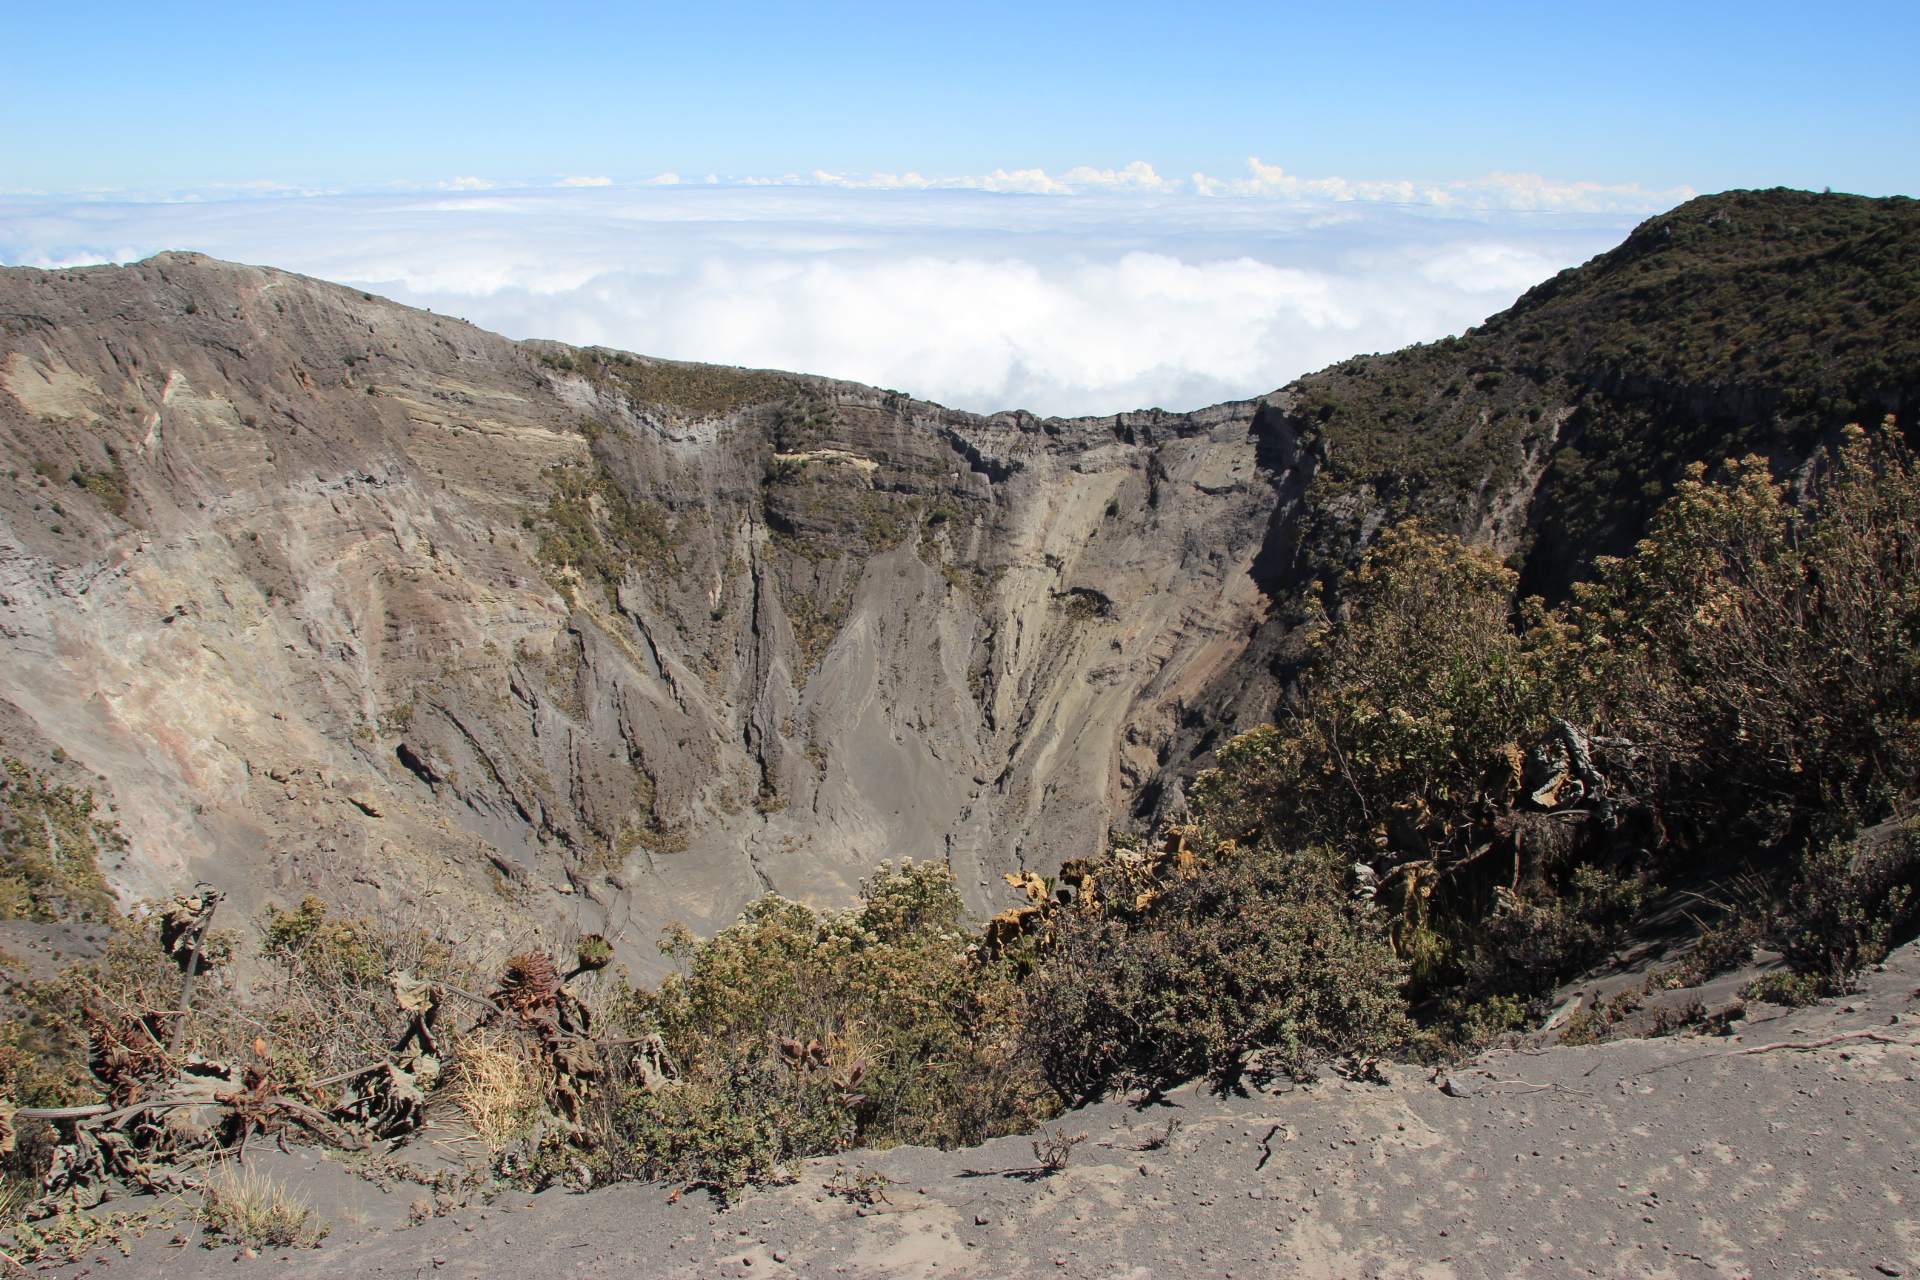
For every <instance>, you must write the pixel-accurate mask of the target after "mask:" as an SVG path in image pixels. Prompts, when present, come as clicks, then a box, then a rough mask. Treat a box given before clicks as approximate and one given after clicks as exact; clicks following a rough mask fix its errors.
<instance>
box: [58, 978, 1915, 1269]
mask: <svg viewBox="0 0 1920 1280" xmlns="http://www.w3.org/2000/svg"><path fill="white" fill-rule="evenodd" d="M1864 979H1865V980H1864V983H1863V987H1862V990H1861V991H1860V993H1859V994H1857V995H1854V996H1851V997H1848V998H1846V999H1843V1000H1829V1001H1825V1002H1822V1003H1821V1004H1818V1005H1815V1006H1813V1007H1810V1008H1807V1009H1801V1010H1784V1009H1773V1008H1768V1007H1765V1006H1748V1007H1747V1010H1746V1011H1745V1012H1746V1016H1743V1017H1736V1018H1735V1019H1734V1020H1733V1021H1732V1022H1731V1024H1729V1026H1728V1034H1724V1035H1682V1036H1672V1037H1664V1038H1658V1039H1621V1040H1613V1041H1610V1042H1607V1043H1602V1044H1598V1045H1591V1046H1584V1047H1571V1046H1565V1045H1553V1046H1542V1047H1535V1048H1515V1049H1504V1050H1499V1051H1495V1052H1492V1053H1489V1054H1486V1055H1483V1056H1482V1057H1481V1058H1479V1059H1476V1060H1475V1061H1473V1062H1471V1063H1469V1064H1466V1065H1464V1066H1461V1067H1457V1068H1453V1069H1450V1070H1448V1071H1445V1072H1439V1073H1436V1072H1432V1071H1428V1070H1423V1069H1415V1068H1411V1067H1392V1066H1389V1067H1386V1068H1384V1069H1383V1071H1382V1073H1381V1079H1380V1080H1378V1081H1359V1080H1345V1079H1340V1078H1337V1077H1331V1076H1330V1077H1328V1078H1326V1079H1324V1080H1322V1081H1320V1082H1318V1083H1316V1084H1314V1085H1312V1086H1310V1087H1304V1088H1298V1087H1286V1086H1281V1087H1279V1089H1278V1091H1275V1092H1260V1091H1251V1090H1250V1091H1248V1092H1246V1093H1243V1094H1234V1095H1227V1096H1218V1095H1215V1094H1213V1093H1210V1092H1208V1091H1206V1090H1205V1089H1203V1088H1200V1087H1196V1086H1189V1087H1186V1088H1183V1089H1180V1090H1178V1091H1176V1092H1175V1093H1173V1094H1171V1095H1169V1096H1167V1097H1165V1098H1162V1099H1159V1100H1157V1101H1142V1100H1139V1099H1131V1100H1123V1101H1113V1102H1108V1103H1104V1104H1101V1105H1097V1106H1092V1107H1087V1108H1085V1109H1082V1110H1080V1111H1076V1112H1073V1113H1071V1114H1069V1115H1067V1116H1065V1117H1063V1118H1062V1119H1061V1120H1060V1121H1059V1122H1058V1123H1056V1124H1055V1125H1053V1126H1050V1130H1051V1131H1052V1132H1054V1133H1058V1134H1062V1135H1065V1136H1069V1137H1071V1136H1075V1135H1080V1134H1085V1135H1086V1137H1085V1140H1084V1141H1082V1142H1081V1143H1079V1144H1078V1145H1077V1146H1075V1147H1074V1149H1073V1151H1072V1155H1071V1158H1070V1160H1069V1161H1068V1163H1067V1165H1066V1167H1065V1168H1064V1169H1062V1170H1059V1171H1058V1172H1054V1173H1051V1174H1049V1173H1046V1172H1044V1171H1042V1170H1039V1169H1037V1168H1036V1167H1035V1166H1036V1161H1035V1158H1034V1152H1033V1150H1032V1144H1031V1142H1030V1140H1029V1139H1026V1138H1006V1139H1001V1140H999V1141H995V1142H991V1143H988V1144H986V1145H985V1146H982V1147H977V1148H973V1149H970V1150H965V1151H955V1152H941V1151H933V1150H928V1149H925V1148H918V1147H903V1148H898V1149H895V1150H891V1151H885V1152H871V1151H870V1152H854V1153H850V1154H848V1155H847V1156H845V1157H843V1158H842V1159H840V1160H837V1161H836V1160H832V1159H827V1160H816V1161H811V1162H809V1163H807V1164H806V1165H805V1166H803V1167H802V1168H801V1169H800V1170H798V1177H797V1179H796V1180H795V1181H794V1182H793V1183H791V1184H790V1185H787V1186H784V1187H776V1188H772V1189H769V1190H763V1191H755V1192H749V1193H747V1194H745V1195H743V1196H742V1197H741V1198H740V1199H739V1200H737V1201H736V1202H735V1203H733V1204H731V1205H728V1206H721V1205H719V1204H717V1203H715V1202H714V1201H712V1200H710V1199H709V1198H707V1197H706V1196H705V1195H703V1194H701V1193H697V1192H689V1193H687V1194H686V1195H684V1196H682V1197H680V1198H679V1199H678V1200H676V1199H675V1198H674V1196H673V1194H672V1192H673V1188H670V1187H662V1186H638V1185H623V1186H615V1187H609V1188H602V1189H597V1190H593V1191H590V1192H586V1193H583V1194H576V1193H570V1192H567V1191H564V1190H558V1189H556V1190H550V1191H546V1192H542V1193H540V1194H537V1195H525V1194H506V1195H498V1196H495V1197H493V1198H492V1199H491V1200H487V1199H485V1198H479V1197H469V1198H466V1199H464V1201H460V1198H459V1197H448V1198H447V1199H444V1200H442V1201H441V1202H440V1205H439V1209H440V1212H439V1215H438V1216H434V1217H431V1218H428V1219H427V1220H426V1221H425V1222H423V1223H422V1224H420V1225H418V1226H412V1227H408V1226H407V1225H406V1219H407V1213H408V1208H409V1206H411V1205H413V1204H414V1203H415V1202H416V1201H417V1200H418V1201H421V1208H423V1209H425V1208H429V1207H432V1206H433V1201H432V1200H431V1199H423V1197H425V1196H426V1195H427V1193H425V1192H423V1191H422V1189H421V1188H420V1187H418V1186H414V1185H410V1184H398V1185H395V1186H393V1187H392V1189H391V1190H388V1191H382V1190H380V1189H379V1188H378V1187H377V1186H375V1185H374V1184H373V1183H371V1182H368V1181H366V1180H365V1179H363V1178H360V1177H357V1176H354V1175H353V1174H352V1173H351V1172H350V1171H349V1168H348V1167H347V1166H345V1165H342V1164H340V1163H338V1162H335V1161H323V1160H317V1159H315V1158H313V1157H312V1156H311V1155H310V1154H309V1156H308V1158H306V1159H299V1158H298V1156H297V1154H296V1156H295V1157H289V1156H286V1155H282V1154H280V1153H278V1152H276V1153H274V1154H273V1155H272V1157H271V1158H270V1164H271V1166H272V1167H273V1168H274V1169H276V1170H277V1171H278V1173H279V1174H280V1176H283V1177H286V1178H287V1180H288V1181H289V1183H290V1184H291V1185H293V1186H294V1187H295V1189H296V1190H298V1191H299V1192H300V1193H302V1194H304V1195H306V1196H307V1197H308V1198H309V1199H310V1200H311V1201H312V1203H314V1204H315V1206H316V1207H317V1208H318V1209H319V1210H320V1211H321V1212H322V1213H323V1214H325V1216H327V1217H328V1218H330V1219H331V1221H332V1223H333V1230H332V1234H331V1235H330V1236H329V1238H328V1239H327V1240H326V1241H325V1243H324V1244H323V1245H322V1246H321V1247H319V1248H317V1249H312V1250H268V1251H266V1253H264V1254H263V1255H260V1256H247V1255H245V1254H243V1253H238V1252H236V1250H235V1249H234V1248H233V1247H232V1246H225V1247H221V1248H217V1249H214V1250H211V1251H210V1250H208V1249H206V1248H203V1247H202V1246H201V1243H200V1240H199V1237H198V1234H197V1228H194V1227H192V1226H186V1227H184V1228H182V1229H181V1231H180V1232H179V1234H178V1235H177V1236H175V1235H174V1234H173V1233H172V1232H171V1231H170V1230H169V1229H167V1228H160V1229H156V1230H154V1231H150V1232H149V1233H147V1234H146V1235H145V1236H144V1237H142V1238H140V1239H138V1240H133V1241H129V1247H130V1248H131V1250H132V1254H131V1257H122V1256H121V1255H120V1253H119V1252H118V1251H117V1250H112V1249H109V1250H108V1251H106V1252H103V1253H101V1254H100V1255H99V1256H98V1257H97V1258H96V1259H90V1260H89V1261H87V1262H86V1263H84V1264H81V1265H76V1266H71V1267H63V1268H59V1269H57V1270H58V1272H59V1274H60V1275H62V1276H79V1275H87V1274H101V1275H106V1274H111V1273H118V1274H129V1273H131V1274H137V1275H142V1276H154V1277H186V1276H201V1275H206V1274H210V1273H214V1274H224V1275H231V1276H234V1277H236V1280H241V1278H244V1277H249V1276H255V1275H274V1276H286V1277H296V1276H311V1277H320V1276H342V1275H354V1276H393V1277H401V1276H405V1277H413V1276H430V1275H431V1276H445V1277H449V1280H452V1278H455V1277H458V1278H461V1280H464V1278H466V1277H490V1278H491V1277H503V1278H505V1277H536V1276H537V1277H547V1276H553V1275H556V1274H565V1275H580V1276H674V1277H710V1276H775V1277H778V1276H820V1277H850V1278H852V1277H879V1276H888V1277H891V1276H913V1277H934V1276H974V1277H1009V1276H1035V1275H1046V1276H1088V1277H1103V1278H1105V1277H1127V1278H1129V1280H1145V1277H1148V1276H1154V1275H1158V1276H1167V1275H1209V1276H1211V1275H1220V1276H1289V1277H1290V1276H1316V1277H1330V1278H1331V1277H1354V1278H1358V1277H1389V1276H1391V1277H1413V1276H1419V1277H1430V1278H1432V1280H1440V1278H1443V1277H1506V1276H1580V1275H1598V1276H1662V1277H1664V1276H1773V1275H1783V1276H1796V1277H1841V1276H1852V1277H1861V1278H1862V1280H1870V1278H1871V1277H1876V1276H1882V1275H1902V1274H1910V1273H1911V1274H1920V1271H1916V1269H1917V1268H1920V1215H1917V1214H1916V1212H1915V1203H1916V1197H1917V1196H1920V1126H1916V1123H1915V1116H1916V1112H1915V1108H1914V1106H1913V1099H1914V1074H1915V1068H1916V1061H1915V1059H1916V1056H1917V1055H1920V1002H1916V997H1920V953H1917V952H1916V948H1915V946H1911V945H1910V946H1908V947H1904V948H1902V949H1901V950H1899V951H1897V952H1896V953H1895V954H1894V956H1893V957H1892V958H1891V959H1890V960H1889V961H1888V962H1887V964H1886V965H1885V966H1883V967H1881V968H1880V969H1878V970H1876V971H1874V972H1871V973H1869V974H1866V975H1864ZM428 1153H431V1154H432V1155H433V1157H434V1158H436V1159H437V1160H438V1161H439V1162H440V1163H442V1164H443V1165H445V1166H448V1167H451V1166H452V1165H455V1164H457V1163H458V1155H457V1148H456V1147H455V1146H454V1145H450V1144H447V1143H442V1144H439V1145H437V1146H435V1145H432V1144H429V1145H428V1146H426V1147H424V1148H423V1147H421V1146H418V1145H416V1147H415V1148H414V1149H412V1150H411V1151H403V1152H400V1153H397V1154H398V1155H400V1156H401V1157H403V1158H412V1159H414V1160H415V1161H418V1160H420V1159H421V1158H422V1156H423V1155H425V1154H428ZM837 1167H843V1169H844V1172H842V1173H841V1174H840V1175H839V1176H838V1177H836V1169H837ZM863 1171H864V1172H867V1173H877V1174H879V1175H882V1176H883V1177H884V1178H885V1179H886V1182H885V1183H884V1184H881V1186H880V1189H881V1190H882V1192H883V1193H884V1194H883V1198H880V1199H878V1200H877V1201H876V1202H875V1203H874V1204H873V1205H872V1206H871V1207H869V1206H867V1205H865V1204H863V1203H860V1202H859V1201H858V1200H857V1198H849V1197H847V1196H845V1195H839V1194H835V1193H834V1188H835V1187H836V1186H840V1187H845V1186H847V1185H849V1184H850V1183H851V1182H853V1181H854V1180H856V1179H857V1178H858V1177H859V1175H860V1174H861V1173H862V1172H863ZM456 1201H460V1202H458V1203H456ZM142 1207H150V1202H145V1201H139V1200H136V1201H132V1202H122V1203H117V1204H112V1205H108V1206H105V1208H106V1209H109V1210H111V1209H128V1208H131V1209H139V1208H142ZM170 1239H177V1240H178V1241H180V1243H178V1244H170V1243H169V1240H170Z"/></svg>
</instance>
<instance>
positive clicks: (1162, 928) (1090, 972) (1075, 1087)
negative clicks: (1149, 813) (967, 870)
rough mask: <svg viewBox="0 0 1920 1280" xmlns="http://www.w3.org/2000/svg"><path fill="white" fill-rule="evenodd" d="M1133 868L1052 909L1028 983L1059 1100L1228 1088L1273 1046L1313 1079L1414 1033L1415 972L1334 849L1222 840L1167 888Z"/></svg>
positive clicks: (1042, 1054)
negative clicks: (1406, 995) (1318, 1071)
mask: <svg viewBox="0 0 1920 1280" xmlns="http://www.w3.org/2000/svg"><path fill="white" fill-rule="evenodd" d="M1126 865H1127V864H1125V863H1109V864H1105V865H1104V866H1102V867H1101V868H1099V869H1097V871H1096V879H1097V882H1098V893H1099V895H1101V897H1100V900H1099V901H1093V902H1089V903H1088V905H1086V906H1084V907H1082V908H1080V909H1078V910H1071V911H1067V912H1064V913H1062V914H1060V915H1059V916H1058V917H1057V918H1056V920H1055V921H1054V922H1053V938H1052V941H1051V942H1050V943H1049V944H1048V945H1047V946H1046V947H1045V948H1044V950H1043V952H1042V954H1041V957H1040V959H1039V961H1038V963H1037V964H1036V966H1035V968H1034V971H1033V974H1032V976H1031V977H1029V978H1028V980H1027V982H1026V987H1025V997H1026V1009H1027V1013H1026V1022H1025V1025H1024V1027H1023V1028H1022V1032H1021V1034H1022V1038H1023V1042H1024V1044H1025V1045H1026V1047H1027V1049H1028V1051H1029V1052H1030V1053H1031V1054H1032V1055H1033V1056H1034V1058H1035V1060H1036V1061H1037V1062H1038V1063H1039V1064H1040V1068H1041V1070H1042V1071H1043V1072H1044V1073H1045V1075H1046V1078H1047V1082H1048V1083H1049V1084H1050V1085H1051V1086H1052V1087H1053V1088H1054V1090H1055V1091H1056V1092H1057V1093H1058V1094H1059V1096H1060V1098H1061V1100H1062V1101H1064V1102H1068V1103H1078V1102H1082V1101H1086V1100H1090V1099H1093V1098H1096V1097H1098V1096H1100V1095H1101V1094H1102V1093H1104V1092H1105V1091H1106V1090H1108V1089H1109V1088H1113V1087H1115V1086H1122V1087H1128V1086H1145V1087H1148V1088H1154V1089H1163V1088H1166V1087H1168V1086H1171V1085H1173V1084H1175V1083H1177V1082H1179V1081H1181V1080H1185V1079H1188V1078H1190V1077H1193V1076H1196V1075H1206V1076H1209V1077H1210V1078H1212V1079H1213V1080H1215V1081H1216V1082H1218V1083H1222V1084H1226V1083H1231V1082H1232V1081H1233V1080H1235V1079H1236V1078H1237V1077H1238V1076H1239V1074H1240V1073H1241V1071H1242V1070H1243V1069H1244V1067H1245V1065H1246V1062H1247V1058H1248V1055H1249V1054H1251V1053H1253V1052H1254V1051H1256V1050H1262V1049H1271V1050H1276V1051H1278V1059H1279V1065H1280V1066H1281V1068H1282V1069H1283V1070H1285V1071H1287V1072H1289V1073H1290V1074H1292V1075H1294V1076H1295V1077H1296V1078H1300V1079H1306V1078H1310V1077H1311V1076H1312V1074H1313V1071H1314V1067H1315V1065H1316V1064H1317V1063H1320V1062H1324V1061H1325V1060H1327V1059H1330V1058H1335V1057H1340V1056H1343V1055H1352V1056H1356V1057H1372V1056H1376V1055H1378V1054H1381V1053H1384V1052H1386V1051H1388V1050H1389V1049H1390V1048H1392V1047H1393V1046H1394V1044H1395V1043H1396V1042H1397V1041H1398V1040H1399V1039H1401V1038H1402V1036H1403V1035H1404V1033H1405V1032H1406V1031H1407V1030H1408V1024H1407V1022H1406V1015H1405V1002H1404V1000H1403V999H1402V997H1401V994H1400V989H1399V988H1400V983H1401V979H1402V977H1403V975H1404V966H1403V965H1402V963H1401V962H1400V961H1399V960H1397V959H1396V958H1395V956H1394V954H1393V950H1392V947H1391V946H1390V944H1389V943H1388V941H1387V938H1386V934H1385V931H1384V930H1383V929H1382V928H1381V927H1379V925H1378V924H1376V923H1374V922H1372V921H1370V920H1368V919H1367V918H1366V917H1365V915H1364V913H1362V912H1359V911H1357V910H1356V909H1355V908H1354V906H1353V905H1352V904H1351V902H1350V901H1349V899H1348V897H1347V894H1346V892H1345V890H1344V888H1343V886H1342V883H1341V879H1342V868H1341V866H1340V863H1339V861H1338V859H1337V858H1336V857H1335V856H1334V855H1333V854H1332V853H1331V852H1330V851H1328V850H1325V849H1323V848H1314V849H1309V850H1293V849H1289V848H1286V847H1285V846H1284V845H1281V846H1269V845H1265V844H1261V845H1255V846H1253V847H1250V848H1233V849H1228V850H1226V851H1225V852H1221V851H1219V850H1218V849H1216V856H1215V857H1213V858H1210V859H1206V860H1199V861H1196V863H1195V864H1194V865H1192V866H1190V867H1188V868H1185V869H1183V870H1182V871H1180V872H1178V873H1176V874H1175V875H1174V876H1173V878H1172V879H1171V880H1170V881H1167V882H1165V883H1164V884H1161V885H1159V886H1157V887H1145V885H1144V882H1142V881H1139V880H1137V879H1134V878H1130V877H1129V876H1128V875H1127V874H1126V871H1125V867H1126Z"/></svg>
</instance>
